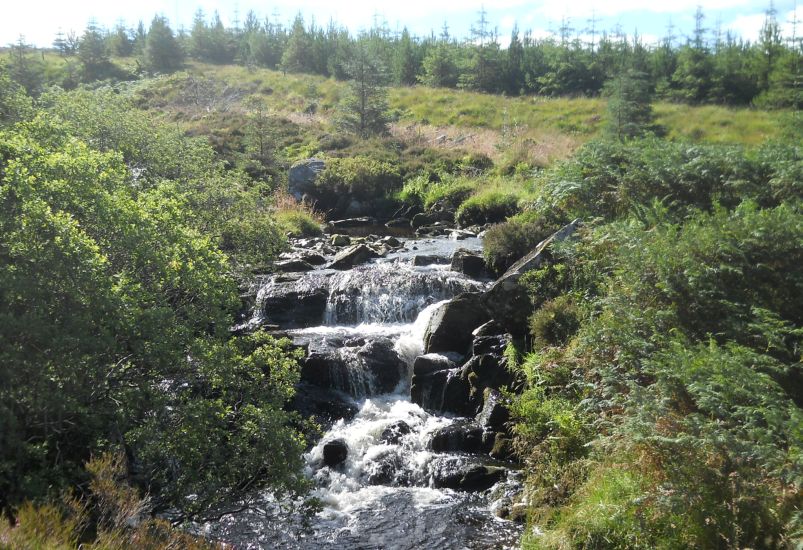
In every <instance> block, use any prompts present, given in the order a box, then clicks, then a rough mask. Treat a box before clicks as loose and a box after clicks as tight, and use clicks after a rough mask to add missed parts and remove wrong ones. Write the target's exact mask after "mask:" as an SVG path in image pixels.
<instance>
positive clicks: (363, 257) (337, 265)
mask: <svg viewBox="0 0 803 550" xmlns="http://www.w3.org/2000/svg"><path fill="white" fill-rule="evenodd" d="M378 257H379V254H377V253H376V252H375V251H374V250H373V249H371V248H369V247H368V246H366V245H364V244H355V245H354V246H350V247H348V248H346V249H345V250H342V251H340V252H338V253H337V256H335V258H334V260H332V263H330V264H329V266H328V267H329V269H340V270H345V269H351V268H352V267H354V266H357V265H360V264H364V263H365V262H367V261H368V260H371V259H373V258H378Z"/></svg>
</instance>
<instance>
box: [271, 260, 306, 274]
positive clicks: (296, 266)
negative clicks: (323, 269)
mask: <svg viewBox="0 0 803 550" xmlns="http://www.w3.org/2000/svg"><path fill="white" fill-rule="evenodd" d="M273 266H274V267H275V268H276V271H281V272H283V273H300V272H303V271H312V270H313V269H315V268H314V267H313V266H312V265H310V264H309V263H307V262H305V261H304V260H301V259H298V258H296V259H291V260H279V261H278V262H276V263H274V264H273Z"/></svg>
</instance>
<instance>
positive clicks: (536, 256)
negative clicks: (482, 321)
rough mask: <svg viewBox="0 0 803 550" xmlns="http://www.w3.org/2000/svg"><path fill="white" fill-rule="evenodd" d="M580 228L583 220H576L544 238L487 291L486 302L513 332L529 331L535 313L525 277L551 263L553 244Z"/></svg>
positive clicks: (519, 333)
mask: <svg viewBox="0 0 803 550" xmlns="http://www.w3.org/2000/svg"><path fill="white" fill-rule="evenodd" d="M578 227H580V220H574V221H573V222H572V223H570V224H568V225H566V226H564V227H563V228H561V229H560V230H559V231H557V232H555V233H554V234H553V235H552V236H550V237H548V238H547V239H544V240H543V241H541V242H540V243H539V244H538V246H536V247H535V249H533V250H532V251H531V252H530V253H529V254H527V255H526V256H524V257H523V258H522V259H520V260H519V261H518V262H516V263H515V264H513V265H512V266H511V267H510V269H508V270H507V271H506V272H505V274H504V275H502V276H501V277H499V279H497V281H496V282H495V283H494V284H493V285H492V286H491V288H490V289H488V291H487V292H486V293H485V295H484V300H483V301H484V303H485V305H486V307H487V308H488V310H489V311H490V312H491V315H492V317H493V318H494V319H496V320H497V321H498V322H500V323H501V324H502V325H504V327H505V328H506V329H507V330H508V332H510V333H511V334H514V335H521V334H523V333H524V332H525V331H526V330H527V326H528V325H527V318H528V317H529V316H530V314H531V313H532V306H531V304H530V300H529V297H528V296H527V291H526V289H525V288H524V287H523V286H522V285H521V284H519V280H520V279H521V276H522V275H524V274H525V273H527V272H528V271H532V270H533V269H538V268H540V267H542V266H544V265H545V264H546V263H548V262H549V261H550V255H549V251H548V248H549V245H551V244H552V243H553V242H559V241H563V240H565V239H567V238H569V237H571V236H572V235H573V234H574V232H575V231H577V228H578Z"/></svg>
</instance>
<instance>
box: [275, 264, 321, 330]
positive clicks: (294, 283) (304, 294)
mask: <svg viewBox="0 0 803 550" xmlns="http://www.w3.org/2000/svg"><path fill="white" fill-rule="evenodd" d="M263 294H264V295H263V296H262V298H261V300H262V302H261V310H262V311H261V312H262V317H263V320H264V322H265V323H270V324H277V325H280V326H282V327H285V328H303V327H311V326H316V325H320V324H321V322H322V321H323V315H324V312H325V311H326V301H327V299H328V297H329V289H328V286H327V281H326V278H324V277H322V278H320V279H319V280H315V281H308V280H303V281H302V280H300V279H298V278H297V277H295V278H294V277H290V276H284V277H275V278H274V279H273V280H272V283H271V284H270V286H269V287H268V288H266V289H265V290H264V292H263Z"/></svg>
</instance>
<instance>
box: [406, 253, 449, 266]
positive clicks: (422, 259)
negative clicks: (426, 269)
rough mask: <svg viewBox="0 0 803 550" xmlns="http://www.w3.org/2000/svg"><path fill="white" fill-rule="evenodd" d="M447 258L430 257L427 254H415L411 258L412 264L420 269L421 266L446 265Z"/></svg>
mask: <svg viewBox="0 0 803 550" xmlns="http://www.w3.org/2000/svg"><path fill="white" fill-rule="evenodd" d="M448 263H449V260H448V258H444V257H443V256H431V255H427V254H416V255H415V256H413V260H412V264H413V265H414V266H416V267H420V266H422V265H433V264H437V265H445V264H448Z"/></svg>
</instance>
